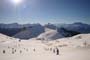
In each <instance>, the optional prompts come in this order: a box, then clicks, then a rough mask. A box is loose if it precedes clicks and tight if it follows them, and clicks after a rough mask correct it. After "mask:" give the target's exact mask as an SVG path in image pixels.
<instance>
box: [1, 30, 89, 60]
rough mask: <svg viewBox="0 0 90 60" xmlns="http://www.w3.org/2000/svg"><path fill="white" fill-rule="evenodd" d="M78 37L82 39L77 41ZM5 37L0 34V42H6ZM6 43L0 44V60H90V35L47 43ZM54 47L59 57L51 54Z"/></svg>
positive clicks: (35, 41) (40, 41) (30, 41)
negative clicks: (58, 52) (57, 50)
mask: <svg viewBox="0 0 90 60" xmlns="http://www.w3.org/2000/svg"><path fill="white" fill-rule="evenodd" d="M48 30H49V29H48ZM50 31H51V30H50ZM78 36H80V37H82V38H80V39H77V37H78ZM6 37H8V36H5V35H3V34H0V41H1V40H2V39H1V38H3V39H5V40H6V42H7V41H8V39H7V38H6ZM8 38H9V37H8ZM12 40H13V39H12ZM14 40H17V39H14ZM84 41H86V42H87V44H86V46H85V45H83V43H84ZM8 42H10V43H5V42H2V43H4V44H2V43H0V60H90V34H80V35H77V36H74V37H70V38H62V39H57V40H54V41H53V40H52V41H48V42H47V43H43V41H42V40H35V39H30V40H23V41H21V42H20V41H16V42H15V41H8ZM56 47H57V48H58V49H59V51H60V55H56V53H54V52H53V49H55V48H56ZM3 51H5V53H3Z"/></svg>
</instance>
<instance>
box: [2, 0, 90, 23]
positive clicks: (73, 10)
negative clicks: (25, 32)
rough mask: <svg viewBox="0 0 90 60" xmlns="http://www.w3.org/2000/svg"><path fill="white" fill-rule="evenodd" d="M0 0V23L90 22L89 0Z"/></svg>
mask: <svg viewBox="0 0 90 60" xmlns="http://www.w3.org/2000/svg"><path fill="white" fill-rule="evenodd" d="M22 1H24V2H23V3H22V4H20V5H18V6H15V4H13V3H11V0H0V23H16V22H17V23H21V24H26V23H41V24H45V23H74V22H84V23H90V0H22Z"/></svg>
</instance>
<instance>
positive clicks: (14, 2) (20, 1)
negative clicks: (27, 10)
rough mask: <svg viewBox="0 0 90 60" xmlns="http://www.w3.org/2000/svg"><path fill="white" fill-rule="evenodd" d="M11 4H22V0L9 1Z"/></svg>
mask: <svg viewBox="0 0 90 60" xmlns="http://www.w3.org/2000/svg"><path fill="white" fill-rule="evenodd" d="M11 2H12V3H13V4H15V5H19V4H21V3H22V2H23V0H11Z"/></svg>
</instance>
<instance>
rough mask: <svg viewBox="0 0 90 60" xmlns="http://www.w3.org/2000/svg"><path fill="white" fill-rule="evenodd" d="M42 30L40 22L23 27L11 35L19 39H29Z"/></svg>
mask: <svg viewBox="0 0 90 60" xmlns="http://www.w3.org/2000/svg"><path fill="white" fill-rule="evenodd" d="M43 32H44V27H43V26H41V25H40V24H33V25H31V26H29V27H26V28H24V29H23V30H22V31H21V32H19V33H17V34H15V35H14V36H13V37H15V38H20V39H30V38H34V37H37V36H38V35H39V34H41V33H43Z"/></svg>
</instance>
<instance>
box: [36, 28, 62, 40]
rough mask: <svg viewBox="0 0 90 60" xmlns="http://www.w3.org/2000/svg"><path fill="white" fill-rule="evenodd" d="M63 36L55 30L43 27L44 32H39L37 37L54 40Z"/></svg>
mask: <svg viewBox="0 0 90 60" xmlns="http://www.w3.org/2000/svg"><path fill="white" fill-rule="evenodd" d="M62 37H63V36H62V35H61V34H60V33H59V32H57V30H53V29H49V28H45V32H44V33H42V34H40V35H39V36H38V37H37V38H41V39H45V40H55V39H59V38H62Z"/></svg>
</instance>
